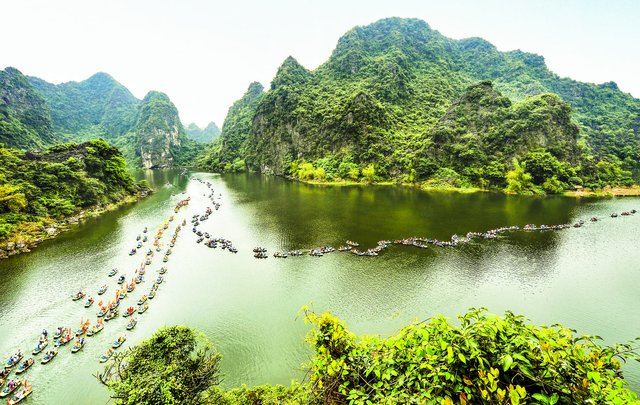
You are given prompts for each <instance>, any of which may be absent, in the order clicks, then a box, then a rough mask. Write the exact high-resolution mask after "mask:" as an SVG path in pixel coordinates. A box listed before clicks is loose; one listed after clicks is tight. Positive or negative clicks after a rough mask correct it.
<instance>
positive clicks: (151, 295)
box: [149, 290, 156, 300]
mask: <svg viewBox="0 0 640 405" xmlns="http://www.w3.org/2000/svg"><path fill="white" fill-rule="evenodd" d="M155 296H156V290H151V292H149V299H150V300H152V299H153V297H155Z"/></svg>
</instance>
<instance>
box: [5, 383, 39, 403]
mask: <svg viewBox="0 0 640 405" xmlns="http://www.w3.org/2000/svg"><path fill="white" fill-rule="evenodd" d="M31 392H33V385H32V384H29V386H27V385H26V381H25V387H24V388H23V389H22V390H21V391H19V392H18V393H17V394H16V395H14V396H13V398H11V399H10V400H9V401H8V402H7V404H8V405H15V404H17V403H18V402H20V401H22V400H23V399H25V398H26V397H28V396H29V395H30V394H31Z"/></svg>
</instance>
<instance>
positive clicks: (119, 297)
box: [116, 287, 128, 303]
mask: <svg viewBox="0 0 640 405" xmlns="http://www.w3.org/2000/svg"><path fill="white" fill-rule="evenodd" d="M127 288H128V287H127ZM126 296H127V291H126V290H122V291H120V292H119V293H118V299H119V300H123V299H124V298H125V297H126ZM116 302H117V303H119V302H120V301H116Z"/></svg>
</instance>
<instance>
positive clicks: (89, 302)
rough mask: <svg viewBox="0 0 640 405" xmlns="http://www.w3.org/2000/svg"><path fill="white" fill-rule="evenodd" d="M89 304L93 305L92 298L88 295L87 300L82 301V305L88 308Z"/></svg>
mask: <svg viewBox="0 0 640 405" xmlns="http://www.w3.org/2000/svg"><path fill="white" fill-rule="evenodd" d="M91 305H93V298H92V297H89V299H88V300H87V302H85V303H84V307H85V308H89V307H90V306H91Z"/></svg>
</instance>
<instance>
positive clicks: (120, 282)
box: [118, 274, 126, 284]
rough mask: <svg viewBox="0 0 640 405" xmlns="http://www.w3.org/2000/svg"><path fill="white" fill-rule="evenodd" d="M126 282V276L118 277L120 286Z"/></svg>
mask: <svg viewBox="0 0 640 405" xmlns="http://www.w3.org/2000/svg"><path fill="white" fill-rule="evenodd" d="M124 280H126V276H125V275H124V274H123V275H121V276H120V277H118V284H122V283H124Z"/></svg>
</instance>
